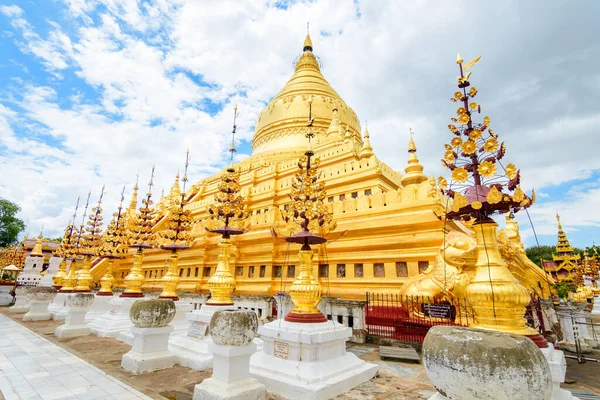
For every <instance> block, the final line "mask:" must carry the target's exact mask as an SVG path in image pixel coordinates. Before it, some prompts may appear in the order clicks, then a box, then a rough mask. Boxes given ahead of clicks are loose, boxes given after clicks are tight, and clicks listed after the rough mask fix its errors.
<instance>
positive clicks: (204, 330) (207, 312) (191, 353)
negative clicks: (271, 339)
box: [169, 304, 256, 371]
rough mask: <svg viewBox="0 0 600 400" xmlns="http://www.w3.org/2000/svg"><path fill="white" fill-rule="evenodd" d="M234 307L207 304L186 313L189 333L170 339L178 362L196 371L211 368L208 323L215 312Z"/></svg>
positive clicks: (170, 348) (171, 350) (210, 341)
mask: <svg viewBox="0 0 600 400" xmlns="http://www.w3.org/2000/svg"><path fill="white" fill-rule="evenodd" d="M234 309H235V307H233V306H210V305H206V304H205V305H203V306H202V308H201V309H200V310H195V311H192V312H188V313H186V319H187V321H188V323H189V328H188V332H187V334H186V335H172V336H171V338H170V339H169V351H170V352H171V353H173V354H174V355H175V356H176V357H177V364H178V365H181V366H182V367H187V368H191V369H194V370H196V371H204V370H206V369H208V368H211V367H212V363H213V354H212V352H211V351H210V350H209V348H208V345H209V344H210V343H212V340H211V339H210V334H209V332H208V324H209V323H210V319H211V318H212V316H213V314H214V313H215V312H217V311H220V310H234ZM255 340H256V339H255Z"/></svg>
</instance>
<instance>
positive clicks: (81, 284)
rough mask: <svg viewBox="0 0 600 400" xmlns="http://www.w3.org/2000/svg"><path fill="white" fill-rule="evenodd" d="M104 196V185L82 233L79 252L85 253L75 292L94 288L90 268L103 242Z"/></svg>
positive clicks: (84, 291)
mask: <svg viewBox="0 0 600 400" xmlns="http://www.w3.org/2000/svg"><path fill="white" fill-rule="evenodd" d="M103 196H104V185H102V190H101V191H100V197H99V198H98V204H97V205H96V207H94V208H92V212H91V214H90V216H89V219H88V222H87V226H86V227H85V231H86V232H87V233H81V235H82V237H81V241H80V245H79V254H81V255H83V266H82V267H81V268H80V270H79V272H78V273H77V283H76V284H75V290H74V291H75V292H83V293H86V292H89V291H90V290H91V288H92V275H91V274H90V269H91V266H92V256H96V255H98V248H99V247H100V245H101V244H102V197H103Z"/></svg>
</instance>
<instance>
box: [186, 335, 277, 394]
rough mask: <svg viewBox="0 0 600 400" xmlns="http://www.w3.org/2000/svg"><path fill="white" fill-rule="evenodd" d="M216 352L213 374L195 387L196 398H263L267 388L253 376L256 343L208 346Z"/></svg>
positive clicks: (211, 344)
mask: <svg viewBox="0 0 600 400" xmlns="http://www.w3.org/2000/svg"><path fill="white" fill-rule="evenodd" d="M208 348H209V351H211V352H212V353H213V356H214V361H213V374H212V377H210V378H208V379H205V380H203V381H202V383H200V384H198V385H196V387H195V388H194V400H225V399H227V400H262V399H264V398H265V394H266V387H265V385H263V384H262V383H260V382H259V381H257V380H256V379H254V378H252V377H250V373H249V368H250V356H251V355H252V354H254V353H255V352H256V344H255V343H250V344H248V345H246V346H220V345H217V344H214V343H210V344H209V345H208Z"/></svg>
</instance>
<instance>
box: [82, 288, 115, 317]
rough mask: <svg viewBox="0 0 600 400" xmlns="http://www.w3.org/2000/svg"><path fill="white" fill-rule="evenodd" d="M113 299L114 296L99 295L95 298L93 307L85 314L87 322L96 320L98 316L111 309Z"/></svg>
mask: <svg viewBox="0 0 600 400" xmlns="http://www.w3.org/2000/svg"><path fill="white" fill-rule="evenodd" d="M112 299H113V296H98V295H96V298H95V299H94V304H92V308H90V310H89V311H88V313H87V314H86V316H85V322H86V323H88V324H89V323H90V322H92V321H94V320H95V319H96V318H99V317H101V316H102V315H104V314H106V313H107V312H109V311H110V301H111V300H112Z"/></svg>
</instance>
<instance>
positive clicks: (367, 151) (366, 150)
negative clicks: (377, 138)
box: [360, 122, 374, 158]
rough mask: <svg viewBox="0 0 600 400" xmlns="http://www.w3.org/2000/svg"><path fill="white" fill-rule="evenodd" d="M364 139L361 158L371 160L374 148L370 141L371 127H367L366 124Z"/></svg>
mask: <svg viewBox="0 0 600 400" xmlns="http://www.w3.org/2000/svg"><path fill="white" fill-rule="evenodd" d="M363 137H364V139H363V145H362V148H361V149H360V158H369V157H371V156H372V155H373V154H374V153H373V147H372V146H371V140H370V137H371V135H370V134H369V127H368V126H367V123H366V122H365V133H364V136H363Z"/></svg>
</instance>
